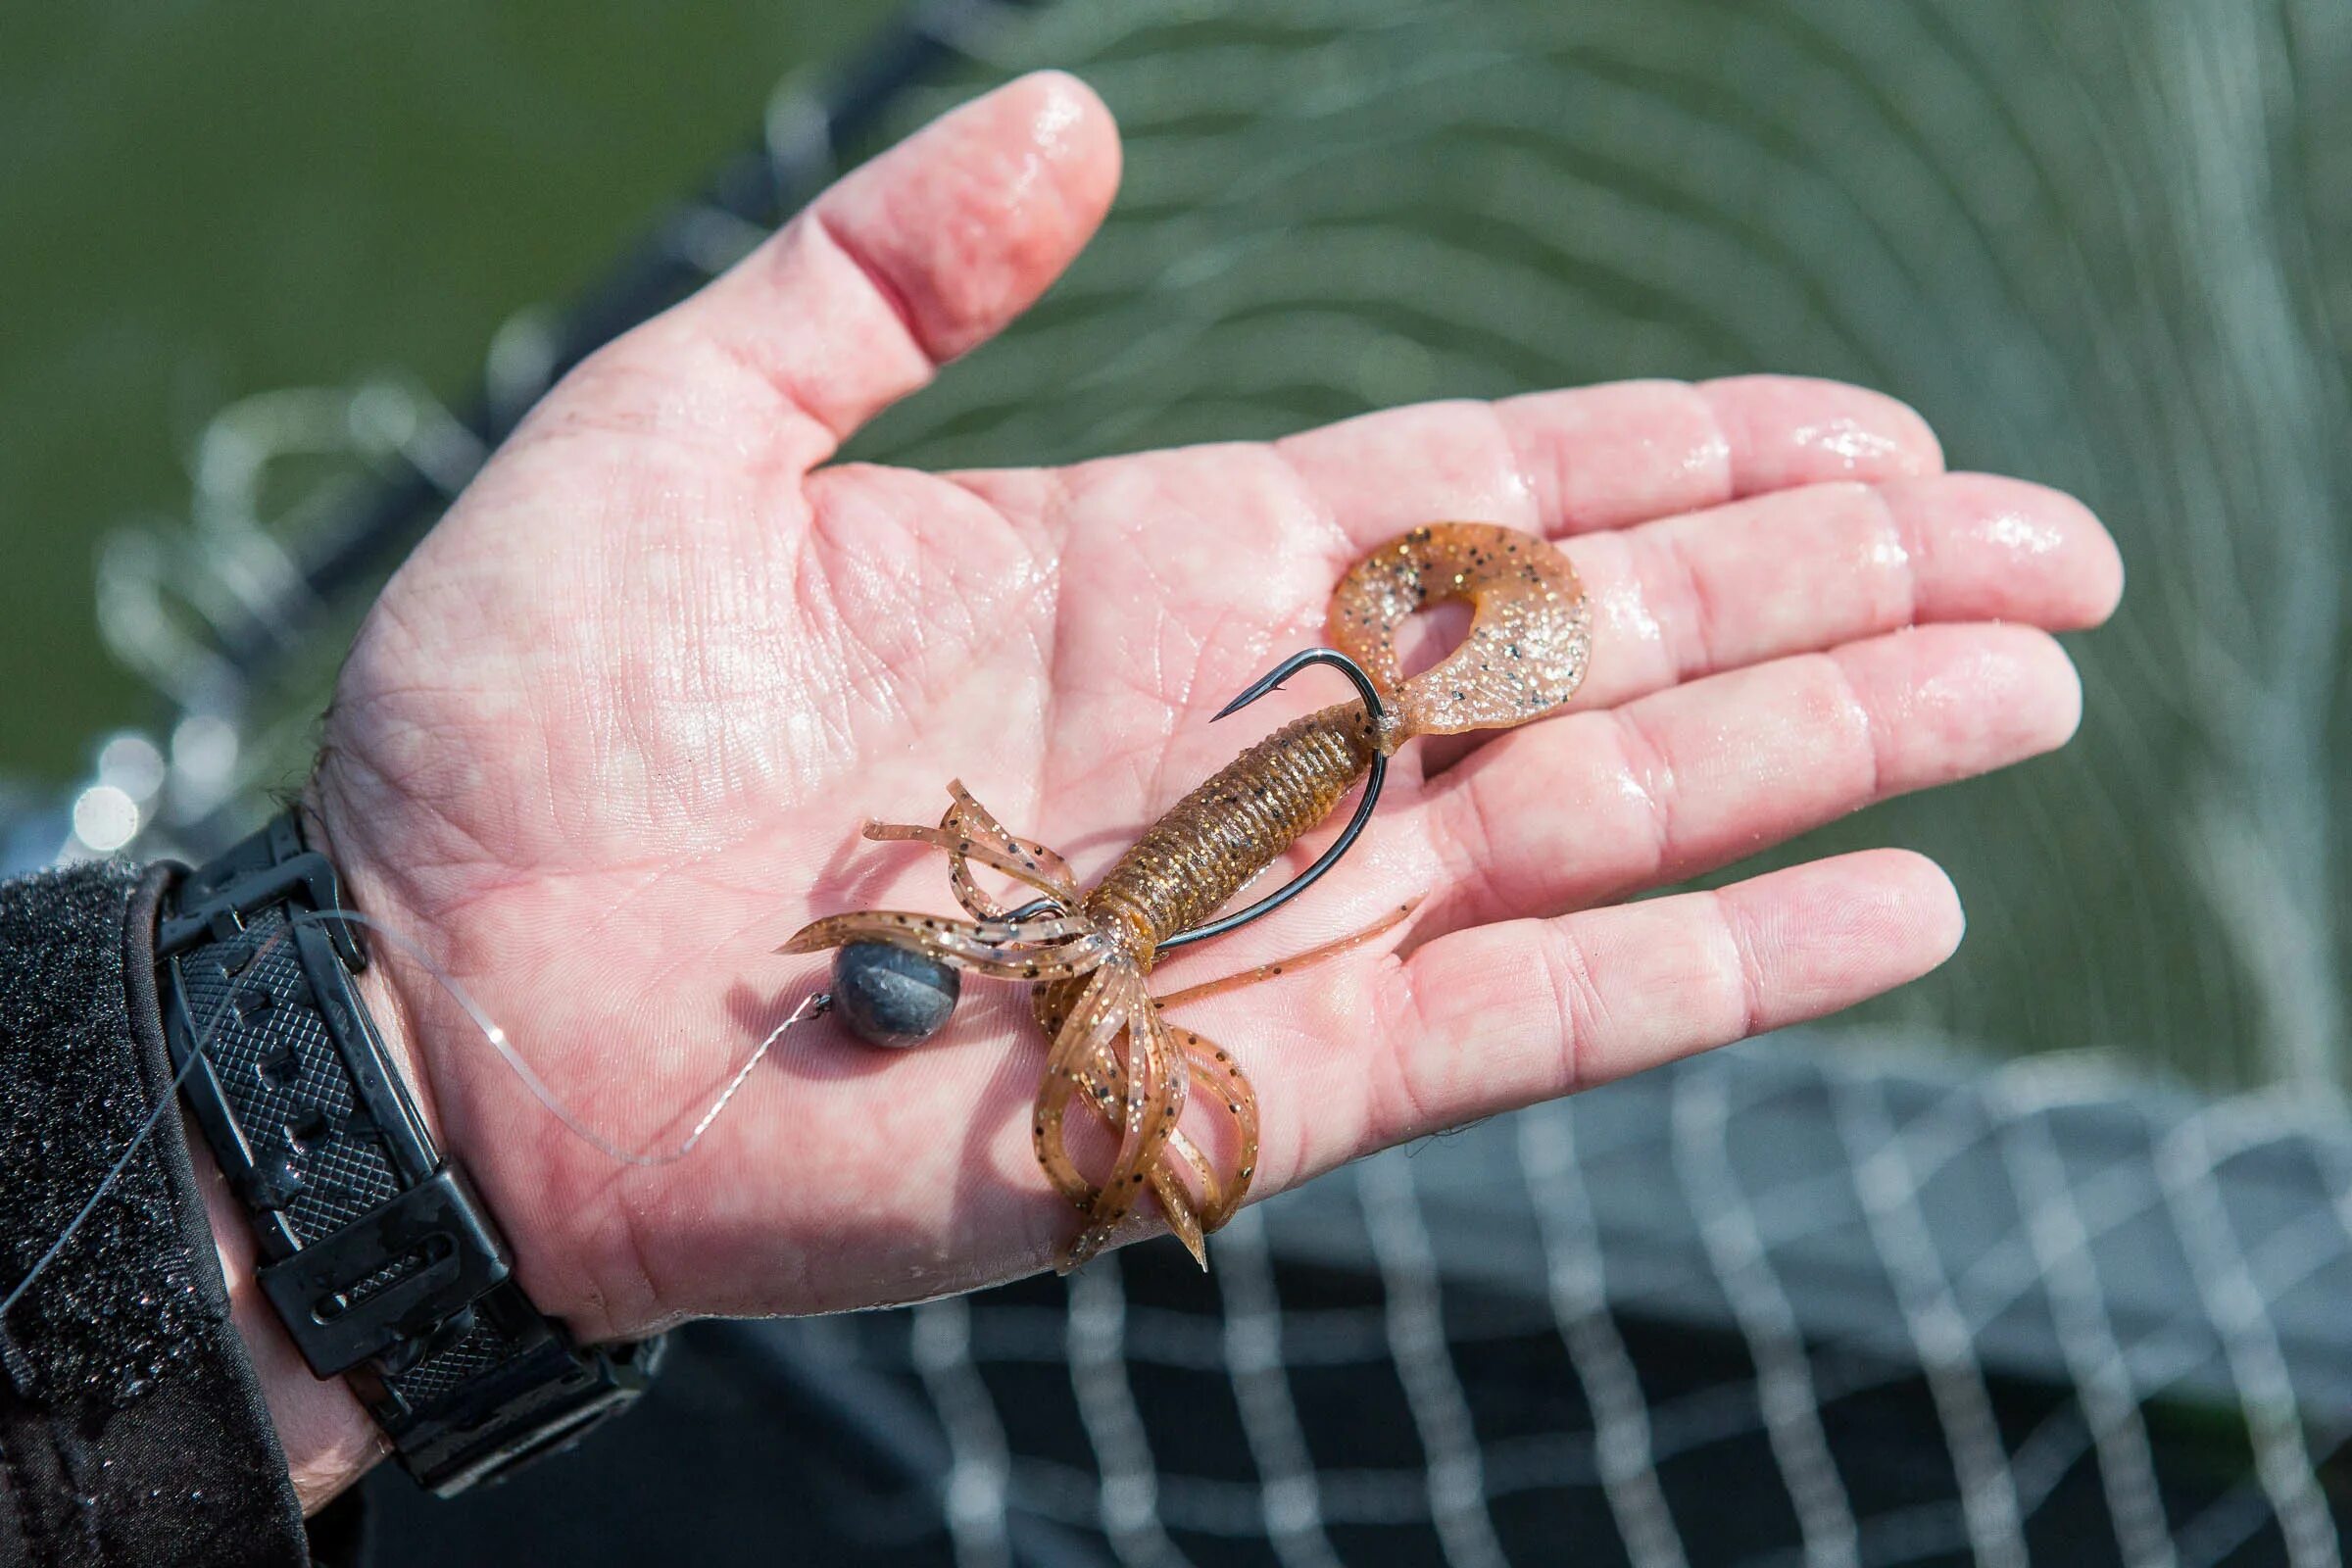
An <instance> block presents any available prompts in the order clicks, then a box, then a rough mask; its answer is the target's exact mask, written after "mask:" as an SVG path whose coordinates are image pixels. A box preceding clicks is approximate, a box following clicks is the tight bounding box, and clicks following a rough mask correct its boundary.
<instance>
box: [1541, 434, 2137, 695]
mask: <svg viewBox="0 0 2352 1568" xmlns="http://www.w3.org/2000/svg"><path fill="white" fill-rule="evenodd" d="M1566 548H1567V549H1568V551H1569V554H1570V555H1571V556H1572V557H1573V559H1574V560H1575V562H1576V568H1577V572H1578V574H1579V575H1580V576H1582V577H1583V578H1584V580H1585V587H1586V589H1587V591H1588V592H1589V593H1591V594H1592V596H1593V662H1592V670H1591V673H1590V675H1589V676H1588V677H1587V679H1586V681H1585V685H1584V689H1583V690H1582V691H1580V692H1579V693H1578V694H1577V698H1576V706H1577V707H1579V708H1587V709H1590V708H1605V707H1612V706H1614V705H1616V704H1619V703H1623V702H1627V701H1629V700H1631V699H1634V698H1638V697H1642V696H1646V695H1647V694H1649V693H1652V692H1656V691H1661V690H1663V689H1665V688H1666V687H1669V686H1672V685H1675V684H1677V683H1679V682H1682V681H1688V680H1695V679H1699V678H1701V677H1704V676H1707V675H1712V674H1719V673H1722V672H1724V671H1727V670H1733V669H1739V668H1742V667H1744V666H1747V665H1751V664H1757V663H1762V662H1765V661H1767V660H1772V659H1780V658H1785V657H1787V656H1789V655H1791V654H1803V653H1814V652H1819V651H1821V650H1825V649H1830V648H1835V647H1838V645H1840V644H1842V643H1847V642H1852V641H1854V640H1856V639H1859V638H1864V637H1872V636H1877V635H1879V634H1882V633H1885V632H1889V631H1893V630H1896V629H1897V628H1899V627H1902V626H1907V625H1918V624H1927V623H1932V622H1948V621H1971V620H2004V621H2014V622H2018V623H2021V624H2024V625H2028V626H2037V627H2040V628H2041V629H2043V630H2045V631H2069V630H2075V629H2079V628H2081V627H2084V626H2090V625H2095V624H2097V623H2098V622H2099V621H2101V620H2103V619H2105V618H2106V616H2107V614H2108V613H2109V612H2110V611H2112V610H2113V609H2114V607H2115V602H2116V598H2117V596H2118V595H2119V594H2120V593H2121V592H2122V587H2123V565H2122V563H2121V561H2120V559H2119V558H2118V556H2117V555H2116V551H2115V546H2114V543H2113V542H2112V541H2111V540H2110V539H2109V538H2108V537H2107V532H2106V530H2105V529H2104V528H2102V527H2100V525H2099V522H2098V519H2096V518H2095V517H2093V516H2092V515H2090V513H2089V512H2088V511H2087V510H2086V509H2085V508H2084V507H2083V506H2082V503H2081V502H2078V501H2076V500H2074V499H2073V498H2072V497H2070V496H2067V495H2064V494H2061V493H2060V492H2058V491H2055V490H2051V489H2047V488H2045V487H2043V486H2041V485H2037V484H2031V483H2028V482H2026V481H2024V480H2020V479H2006V478H2000V477H1997V476H1994V475H1990V474H1973V473H1961V474H1946V475H1939V476H1936V477H1935V478H1928V479H1904V480H1896V481H1893V482H1890V483H1887V484H1876V485H1866V484H1851V483H1844V484H1821V485H1808V486H1805V487H1803V488H1801V489H1795V490H1784V491H1777V492H1774V493H1772V494H1770V495H1764V496H1758V497H1755V498H1753V499H1751V500H1747V501H1740V502H1735V503H1732V504H1730V505H1728V506H1721V507H1714V508H1710V509H1708V510H1706V511H1704V512H1695V513H1690V514H1687V515H1682V516H1678V517H1669V518H1665V519H1663V520H1660V521H1657V522H1650V523H1644V524H1642V525H1640V526H1638V527H1633V528H1627V529H1623V530H1620V531H1617V532H1614V533H1599V534H1591V535H1587V536H1585V537H1582V538H1579V539H1576V540H1574V541H1572V542H1571V543H1569V544H1568V545H1567V547H1566Z"/></svg>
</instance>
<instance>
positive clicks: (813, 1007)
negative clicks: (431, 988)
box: [294, 909, 833, 1166]
mask: <svg viewBox="0 0 2352 1568" xmlns="http://www.w3.org/2000/svg"><path fill="white" fill-rule="evenodd" d="M294 918H295V920H296V922H297V923H309V924H317V925H324V924H326V923H327V922H328V921H330V920H348V921H350V922H352V923H353V924H355V925H363V926H366V927H367V928H368V930H370V931H373V932H375V933H376V934H377V935H379V936H381V937H382V938H383V939H384V940H385V941H386V942H389V943H390V944H391V945H392V946H393V947H395V948H398V949H399V950H400V951H401V952H402V953H403V954H405V955H406V956H408V957H409V958H411V959H412V960H414V961H415V962H416V964H417V967H418V968H420V969H422V970H423V971H424V972H425V973H426V974H428V975H430V976H432V979H433V983H434V984H435V985H437V986H439V987H440V988H441V989H442V990H443V991H445V992H447V993H448V994H449V998H450V1000H451V1001H452V1002H455V1003H456V1004H457V1005H459V1006H460V1007H462V1008H464V1009H465V1011H466V1017H468V1018H470V1019H472V1020H473V1026H474V1027H475V1028H476V1029H478V1030H480V1031H481V1035H482V1038H483V1039H485V1040H487V1041H489V1042H490V1049H491V1050H493V1051H495V1052H497V1053H498V1054H499V1056H500V1057H501V1059H503V1060H504V1061H505V1062H506V1064H507V1065H508V1066H509V1067H510V1068H512V1069H514V1072H515V1077H517V1078H519V1079H521V1080H522V1084H523V1087H524V1088H526V1089H528V1090H529V1091H530V1092H531V1097H532V1098H533V1099H534V1100H536V1101H538V1102H539V1103H540V1105H541V1106H543V1107H544V1108H545V1109H546V1110H547V1111H548V1113H549V1114H550V1115H552V1116H554V1117H555V1118H556V1120H558V1121H560V1122H562V1123H563V1124H564V1126H565V1127H566V1128H568V1129H569V1130H570V1131H571V1132H572V1134H573V1135H574V1136H575V1137H577V1138H579V1139H580V1140H581V1141H582V1142H583V1143H585V1144H587V1145H588V1147H589V1148H591V1149H593V1150H595V1151H596V1152H598V1153H600V1154H603V1155H605V1156H606V1157H608V1158H610V1159H612V1160H614V1161H616V1162H617V1163H619V1164H623V1165H637V1166H653V1165H668V1164H672V1163H674V1162H676V1161H678V1160H681V1159H684V1158H685V1157H686V1156H687V1155H688V1154H691V1153H693V1152H694V1147H695V1145H697V1144H699V1143H701V1142H702V1141H703V1134H705V1133H707V1132H709V1131H710V1130H711V1123H712V1122H714V1121H716V1120H717V1119H718V1113H719V1112H720V1111H722V1110H724V1109H726V1108H727V1103H728V1102H729V1101H731V1100H733V1099H734V1098H735V1092H736V1091H737V1090H738V1089H741V1088H742V1087H743V1085H744V1081H745V1080H746V1079H748V1078H750V1077H751V1075H752V1069H753V1068H755V1067H757V1066H759V1065H760V1062H761V1061H762V1060H763V1059H764V1058H765V1057H766V1055H767V1054H768V1052H769V1051H770V1050H772V1049H773V1048H774V1046H775V1043H776V1042H777V1041H779V1040H781V1039H783V1038H784V1031H785V1030H787V1029H790V1028H791V1027H793V1025H795V1024H800V1023H806V1022H808V1021H809V1019H810V1018H813V1017H816V1016H817V1015H818V1014H820V1013H822V1012H824V1011H826V1010H827V1009H828V1008H830V1007H831V1006H832V1005H833V999H832V998H831V997H830V996H828V995H827V994H826V993H824V992H822V991H816V992H811V993H810V994H809V995H808V996H806V997H803V998H802V999H801V1003H800V1005H798V1006H796V1007H794V1008H793V1009H792V1011H791V1012H790V1013H788V1014H786V1015H785V1018H784V1021H783V1022H781V1023H779V1024H777V1025H776V1026H775V1027H774V1028H773V1029H770V1030H769V1031H768V1032H767V1038H766V1039H764V1040H762V1041H760V1045H759V1048H758V1049H757V1050H755V1051H754V1052H753V1053H752V1054H751V1055H750V1056H749V1057H748V1058H746V1059H745V1061H744V1063H743V1065H742V1066H740V1067H738V1068H736V1069H735V1071H734V1073H733V1074H732V1075H731V1076H729V1078H728V1079H727V1082H726V1086H725V1087H724V1088H722V1089H720V1090H719V1092H718V1098H717V1099H715V1100H713V1101H711V1104H710V1107H709V1108H708V1109H706V1110H705V1111H704V1112H703V1114H702V1116H701V1117H700V1118H699V1119H698V1120H696V1122H695V1124H694V1131H693V1132H691V1133H688V1134H687V1135H686V1141H685V1142H684V1143H682V1144H680V1145H678V1147H677V1148H675V1149H669V1150H662V1151H660V1152H645V1151H641V1150H627V1149H623V1148H621V1147H620V1146H619V1145H618V1144H615V1143H613V1141H612V1140H611V1139H609V1138H607V1137H605V1136H604V1135H603V1134H602V1133H600V1132H598V1131H597V1130H596V1129H595V1128H593V1127H590V1126H589V1125H588V1124H587V1123H586V1122H584V1121H582V1120H581V1119H580V1118H579V1117H578V1116H577V1115H576V1114H574V1113H573V1111H572V1109H571V1107H570V1106H568V1105H566V1104H564V1101H563V1098H562V1097H561V1096H559V1095H558V1094H557V1093H556V1092H555V1091H554V1090H553V1089H551V1088H549V1087H548V1085H547V1081H546V1080H545V1079H543V1078H541V1077H540V1076H539V1074H538V1073H537V1072H536V1071H534V1070H533V1069H532V1067H531V1064H530V1063H529V1062H527V1061H525V1060H523V1058H522V1056H521V1054H519V1053H518V1052H516V1051H515V1045H514V1042H513V1041H511V1040H510V1039H508V1038H507V1031H506V1030H505V1029H504V1028H502V1027H500V1025H499V1023H498V1021H497V1020H496V1019H494V1018H492V1017H491V1016H490V1014H489V1012H488V1011H486V1010H485V1009H484V1008H483V1007H482V1005H481V1004H480V1003H477V1002H475V1001H474V1000H473V997H472V994H471V993H469V992H468V991H466V987H465V986H464V985H463V984H461V983H460V982H459V980H458V978H457V976H455V975H453V974H451V973H450V972H449V971H448V970H446V969H444V968H442V967H441V965H439V964H438V963H435V962H434V961H433V960H432V958H431V957H430V956H427V955H426V953H425V952H424V950H423V949H422V948H420V947H418V946H417V944H416V943H414V942H412V941H410V940H409V939H408V938H407V937H405V936H403V935H402V934H401V933H400V932H398V931H395V930H394V929H393V928H392V927H390V926H388V925H386V924H384V922H383V921H381V920H378V919H375V918H373V917H372V916H369V915H365V914H362V913H360V911H359V910H357V909H340V910H336V911H333V912H331V913H319V912H314V911H311V910H304V911H301V912H300V913H297V914H296V915H295V916H294Z"/></svg>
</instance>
